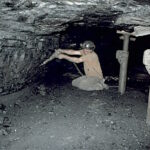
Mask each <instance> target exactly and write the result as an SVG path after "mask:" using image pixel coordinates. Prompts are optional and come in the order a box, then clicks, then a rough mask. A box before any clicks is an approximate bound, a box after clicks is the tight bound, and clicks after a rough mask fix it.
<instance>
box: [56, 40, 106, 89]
mask: <svg viewBox="0 0 150 150" xmlns="http://www.w3.org/2000/svg"><path fill="white" fill-rule="evenodd" d="M81 48H82V49H81V50H69V49H58V50H56V53H55V54H54V55H53V56H55V58H58V59H66V60H68V61H70V62H73V63H83V66H84V72H85V76H81V77H79V78H77V79H75V80H73V81H72V85H73V86H75V87H78V88H80V89H83V90H87V91H93V90H102V89H107V88H108V86H107V85H106V84H105V83H104V78H103V73H102V69H101V65H100V62H99V58H98V56H97V54H96V53H95V52H94V49H95V45H94V43H93V42H91V41H85V42H84V43H83V44H81Z"/></svg>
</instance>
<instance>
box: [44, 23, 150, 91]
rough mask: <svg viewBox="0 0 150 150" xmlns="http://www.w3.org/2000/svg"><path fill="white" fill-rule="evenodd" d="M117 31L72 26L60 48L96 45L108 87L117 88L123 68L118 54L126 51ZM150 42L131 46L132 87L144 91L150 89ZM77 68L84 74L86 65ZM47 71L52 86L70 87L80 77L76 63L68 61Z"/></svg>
mask: <svg viewBox="0 0 150 150" xmlns="http://www.w3.org/2000/svg"><path fill="white" fill-rule="evenodd" d="M116 31H117V28H116V27H108V26H87V25H85V24H73V23H72V24H70V25H69V27H68V28H67V29H66V30H65V31H64V32H61V33H60V37H59V44H58V45H59V46H58V45H57V47H59V48H62V49H74V50H80V49H81V48H80V43H83V42H84V41H86V40H90V41H93V42H94V43H95V45H96V49H95V52H96V53H97V54H98V57H99V60H100V63H101V67H102V71H103V74H104V77H105V80H106V83H107V84H109V85H110V86H117V85H118V78H119V70H120V65H119V63H118V60H117V59H116V52H117V50H122V49H123V41H122V40H120V38H119V37H120V35H118V34H117V33H116ZM149 38H150V36H143V37H138V38H136V41H134V42H132V41H130V43H129V63H128V78H127V86H128V87H131V88H137V89H142V90H144V91H145V89H147V88H148V85H149V83H150V77H149V75H148V73H147V71H146V69H145V66H144V65H143V52H144V50H146V49H148V48H149V47H150V44H149ZM77 65H78V67H79V69H80V70H81V72H84V71H83V65H82V64H77ZM47 68H48V69H47V73H46V75H45V79H44V83H48V84H51V83H52V82H55V83H56V82H57V83H68V82H71V80H72V79H74V78H76V77H79V76H80V74H79V73H78V71H77V70H76V68H75V66H74V65H73V63H71V62H68V61H66V60H58V59H55V60H53V61H51V62H50V63H48V64H47ZM141 85H142V86H141Z"/></svg>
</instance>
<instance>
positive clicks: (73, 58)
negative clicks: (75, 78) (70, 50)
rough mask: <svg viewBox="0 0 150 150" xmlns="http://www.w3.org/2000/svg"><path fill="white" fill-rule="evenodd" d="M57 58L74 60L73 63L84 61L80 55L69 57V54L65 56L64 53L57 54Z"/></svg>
mask: <svg viewBox="0 0 150 150" xmlns="http://www.w3.org/2000/svg"><path fill="white" fill-rule="evenodd" d="M57 58H58V59H66V60H68V61H70V62H74V63H81V62H83V61H84V60H83V58H82V57H79V58H77V57H70V56H67V55H65V54H59V55H58V56H57Z"/></svg>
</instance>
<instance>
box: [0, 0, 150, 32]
mask: <svg viewBox="0 0 150 150" xmlns="http://www.w3.org/2000/svg"><path fill="white" fill-rule="evenodd" d="M0 20H1V21H0V31H1V30H2V31H4V32H5V30H8V28H9V31H11V30H12V31H14V30H16V31H24V32H35V33H36V34H50V33H52V32H59V31H62V30H64V29H65V28H66V27H67V26H68V23H71V22H75V23H79V24H81V25H82V24H88V25H89V26H93V25H97V26H100V25H105V26H106V25H107V26H121V27H122V26H124V27H125V26H130V27H132V26H137V25H141V26H150V1H149V0H1V1H0ZM2 31H1V33H4V32H2ZM5 34H7V32H5Z"/></svg>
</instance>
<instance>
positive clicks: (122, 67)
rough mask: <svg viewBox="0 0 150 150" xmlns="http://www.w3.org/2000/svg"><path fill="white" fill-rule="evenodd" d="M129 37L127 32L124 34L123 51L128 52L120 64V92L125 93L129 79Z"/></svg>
mask: <svg viewBox="0 0 150 150" xmlns="http://www.w3.org/2000/svg"><path fill="white" fill-rule="evenodd" d="M129 38H130V36H129V35H127V34H124V40H123V51H124V52H125V53H124V54H127V55H126V56H124V58H123V61H122V63H121V64H120V74H119V89H118V90H119V92H120V93H121V95H122V94H124V93H125V90H126V81H127V70H128V57H129V56H128V53H129V52H128V47H129Z"/></svg>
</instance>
